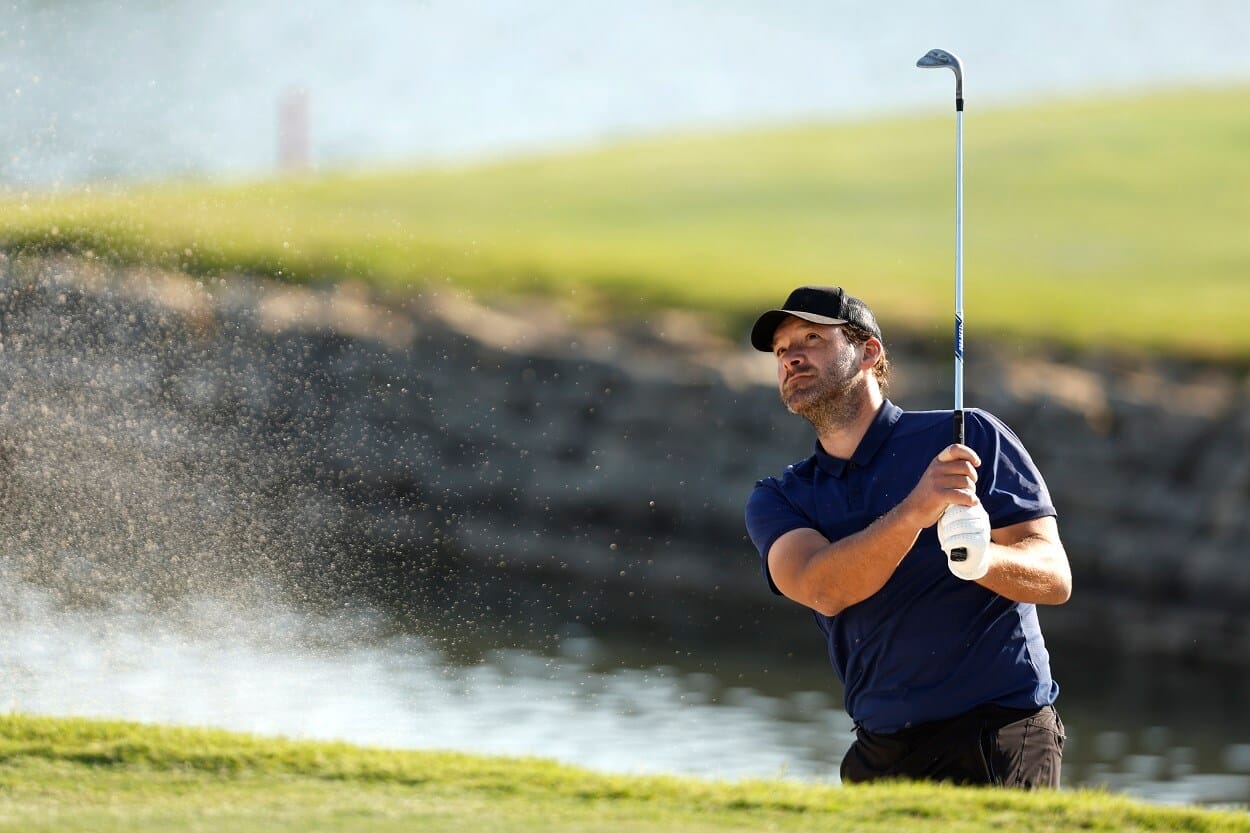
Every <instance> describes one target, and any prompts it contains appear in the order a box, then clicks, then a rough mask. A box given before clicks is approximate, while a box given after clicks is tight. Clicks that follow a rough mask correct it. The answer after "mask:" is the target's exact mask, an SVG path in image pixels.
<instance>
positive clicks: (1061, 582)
mask: <svg viewBox="0 0 1250 833" xmlns="http://www.w3.org/2000/svg"><path fill="white" fill-rule="evenodd" d="M1071 598H1072V574H1071V573H1070V572H1069V571H1067V570H1064V571H1062V572H1061V573H1059V574H1058V575H1056V576H1055V580H1054V581H1053V582H1052V583H1051V586H1050V588H1049V592H1048V593H1047V594H1046V598H1045V599H1044V600H1042V602H1041V603H1042V604H1047V605H1061V604H1066V603H1067V601H1068V599H1071Z"/></svg>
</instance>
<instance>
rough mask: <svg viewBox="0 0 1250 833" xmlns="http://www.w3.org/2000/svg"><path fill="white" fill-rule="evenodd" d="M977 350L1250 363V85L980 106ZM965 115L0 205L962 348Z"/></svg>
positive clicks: (91, 225)
mask: <svg viewBox="0 0 1250 833" xmlns="http://www.w3.org/2000/svg"><path fill="white" fill-rule="evenodd" d="M965 128H966V131H965V155H966V218H965V219H966V242H965V245H966V275H967V280H968V289H967V302H966V307H967V320H968V330H969V335H970V337H973V336H975V335H984V334H997V335H1007V336H1010V337H1012V338H1017V339H1024V340H1033V339H1041V340H1058V341H1061V342H1065V343H1069V344H1073V345H1078V346H1082V347H1102V346H1113V347H1128V348H1133V349H1145V350H1157V351H1164V352H1174V353H1181V354H1190V355H1198V356H1205V357H1212V358H1233V359H1237V360H1244V359H1245V358H1247V357H1250V327H1248V326H1246V316H1245V312H1244V311H1245V310H1246V309H1247V308H1250V234H1247V233H1246V225H1247V222H1248V221H1250V203H1248V202H1247V199H1246V196H1245V195H1246V194H1247V193H1250V153H1248V152H1247V148H1250V87H1238V88H1232V89H1222V90H1207V91H1181V92H1175V93H1171V94H1160V95H1156V96H1152V97H1144V98H1108V99H1101V100H1081V101H1067V102H1056V103H1049V104H1045V105H1041V106H1036V107H1030V108H1027V109H1019V110H999V111H989V112H987V111H981V110H977V109H973V110H971V111H969V112H968V114H967V116H966V125H965ZM953 154H954V120H953V114H946V113H943V114H940V115H932V116H926V117H923V118H895V119H888V120H880V121H873V122H868V123H856V124H837V125H808V126H796V127H791V128H780V129H769V130H759V131H753V132H745V133H738V134H733V135H686V136H671V137H664V138H656V139H652V140H645V141H634V142H629V143H625V144H620V145H615V146H611V147H606V148H602V149H596V150H589V151H584V152H578V153H572V154H562V155H552V156H541V157H533V158H525V159H518V160H512V161H507V162H500V163H495V164H488V165H480V166H472V167H466V168H462V169H445V170H381V171H364V172H335V173H329V174H325V175H320V176H316V177H309V178H295V179H277V180H273V181H266V182H253V183H232V184H222V183H174V184H164V185H156V186H143V187H139V186H135V187H131V188H126V189H124V190H122V191H116V190H112V189H108V188H105V189H96V190H95V191H93V192H91V193H83V192H74V193H63V194H55V195H46V194H28V195H23V194H10V195H8V196H7V197H6V198H4V199H0V246H4V247H7V248H8V249H10V250H11V251H12V250H20V249H27V248H35V249H46V248H48V247H54V248H56V247H60V248H69V249H72V250H77V251H90V252H92V253H93V254H94V255H98V256H101V257H107V258H112V259H120V260H122V261H146V262H155V263H161V264H164V265H166V266H171V267H178V268H186V269H189V270H191V271H193V272H197V273H210V274H215V273H220V272H233V271H244V272H250V273H259V274H267V275H281V276H283V277H286V278H292V279H308V278H312V277H317V278H328V279H337V278H341V277H344V276H355V277H361V278H364V279H366V280H369V281H371V282H373V283H374V284H376V285H377V286H379V287H380V288H382V289H385V290H388V291H395V292H399V293H408V292H413V291H417V290H420V289H422V288H428V287H430V286H431V285H433V286H436V287H442V286H446V285H448V284H450V285H452V286H454V287H458V288H463V289H466V290H469V291H471V292H474V293H478V294H488V293H492V292H498V291H503V292H509V293H511V292H537V293H542V294H546V295H549V296H553V297H555V298H557V299H559V301H560V302H561V303H562V304H566V305H568V306H569V307H570V308H571V309H573V310H575V311H581V312H588V313H591V314H602V313H603V311H604V310H611V311H612V313H613V314H617V315H638V314H645V312H646V311H647V310H649V309H651V308H653V307H656V306H661V305H681V306H696V307H700V308H705V309H707V310H709V311H711V312H712V313H714V314H715V315H717V316H719V317H720V318H721V320H723V321H724V322H725V325H726V328H727V329H728V330H731V331H734V332H737V331H738V330H739V329H740V328H741V327H742V326H743V324H744V323H745V322H746V321H747V320H748V319H749V318H750V317H751V316H752V314H753V313H754V312H755V311H757V310H758V309H759V308H761V307H762V306H771V305H773V304H775V303H776V302H778V301H779V300H780V299H781V298H782V297H784V294H785V292H786V291H788V290H789V289H790V288H791V287H793V286H794V285H797V284H799V283H803V282H823V283H841V284H843V285H845V286H847V287H849V288H850V289H851V290H852V291H853V292H855V293H857V294H861V295H863V296H865V297H866V298H867V299H869V300H870V301H871V302H872V303H873V305H874V306H875V307H876V308H877V309H878V312H879V315H880V318H881V319H882V320H883V323H884V326H885V327H886V332H887V338H888V337H889V334H890V333H891V332H899V331H902V330H904V329H906V330H910V331H913V332H920V333H932V334H934V337H938V338H946V337H947V336H946V332H947V330H948V329H949V320H950V317H951V313H950V309H951V298H952V274H953V258H954V254H953V252H954V246H953V220H954V211H953V208H954V205H953V203H954V171H953V168H954V166H953Z"/></svg>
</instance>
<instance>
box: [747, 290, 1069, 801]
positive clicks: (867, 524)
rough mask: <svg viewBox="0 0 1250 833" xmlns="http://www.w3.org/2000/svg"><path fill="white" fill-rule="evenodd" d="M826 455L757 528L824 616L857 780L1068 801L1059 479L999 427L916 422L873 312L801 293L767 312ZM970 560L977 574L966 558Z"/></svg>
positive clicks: (771, 344)
mask: <svg viewBox="0 0 1250 833" xmlns="http://www.w3.org/2000/svg"><path fill="white" fill-rule="evenodd" d="M751 344H752V345H753V346H754V347H755V348H756V349H758V350H763V351H767V352H771V353H773V355H774V356H775V357H776V359H777V382H778V387H779V389H780V392H781V399H782V402H784V403H785V405H786V407H787V408H788V409H789V410H790V411H791V412H792V413H795V414H798V415H799V416H802V417H804V418H805V419H807V420H808V421H809V422H810V423H811V424H812V427H813V428H815V429H816V438H817V443H816V449H815V453H814V454H813V455H812V456H811V457H809V458H807V459H806V460H803V461H802V462H799V463H796V464H794V465H792V466H790V467H788V468H787V469H786V470H785V472H784V473H783V474H782V475H781V476H780V477H769V478H765V479H764V480H761V481H759V482H758V483H756V485H755V489H754V491H753V492H752V494H751V497H750V499H749V500H748V502H747V508H746V523H747V529H748V531H749V532H750V535H751V540H752V541H753V542H754V543H755V545H756V547H757V548H758V549H759V552H760V557H761V559H762V562H763V569H764V576H765V578H766V579H767V581H768V583H769V587H770V588H771V589H772V591H773V592H774V593H778V594H782V595H785V596H787V597H788V598H790V599H793V600H794V601H796V602H799V603H800V604H803V605H806V606H807V607H809V608H811V609H812V611H813V613H814V615H815V619H816V624H817V625H818V626H819V627H820V629H821V631H822V632H823V633H824V636H825V640H826V642H827V645H828V651H829V657H830V660H831V661H832V663H833V666H834V669H835V670H836V671H837V673H838V676H839V677H840V678H841V679H842V682H843V684H844V686H845V690H846V695H845V705H846V710H847V712H848V713H849V714H850V715H851V717H852V719H854V721H855V727H856V739H855V742H854V743H853V744H852V746H851V748H850V750H849V751H848V752H847V754H846V757H845V758H844V759H843V761H842V779H843V781H845V782H858V781H870V780H875V779H880V778H913V779H929V780H941V781H953V782H957V783H964V784H1001V785H1006V786H1013V787H1026V788H1031V787H1057V786H1058V785H1059V772H1060V763H1061V758H1062V747H1063V724H1062V723H1061V722H1060V720H1059V717H1058V715H1057V714H1056V712H1055V710H1054V706H1053V703H1054V701H1055V698H1056V696H1057V694H1058V691H1059V688H1058V685H1056V683H1055V682H1054V680H1053V679H1052V678H1051V674H1050V661H1049V656H1048V655H1047V653H1046V646H1045V644H1044V642H1043V640H1042V633H1041V629H1040V628H1039V626H1038V621H1037V611H1036V609H1035V607H1034V605H1037V604H1063V603H1064V602H1066V601H1067V599H1068V596H1069V595H1070V593H1071V586H1072V578H1071V572H1070V569H1069V567H1068V559H1067V555H1066V553H1065V552H1064V549H1063V545H1062V543H1061V542H1060V540H1059V533H1058V527H1057V525H1056V521H1055V509H1054V506H1053V505H1052V504H1051V500H1050V495H1049V493H1048V492H1047V490H1046V485H1045V483H1044V482H1043V481H1042V477H1041V475H1040V474H1039V473H1038V471H1037V469H1036V468H1035V467H1034V465H1033V462H1032V460H1031V459H1030V458H1029V455H1028V452H1027V451H1025V449H1024V446H1023V445H1022V444H1021V443H1020V440H1019V439H1018V438H1017V437H1016V435H1015V434H1013V433H1012V432H1011V430H1010V429H1009V428H1007V426H1006V425H1004V424H1003V423H1002V422H1000V421H999V420H998V419H996V418H995V417H994V416H992V415H990V414H988V413H986V412H984V411H979V410H976V409H971V410H968V411H966V412H965V420H966V435H967V444H966V445H954V444H952V443H951V437H952V434H953V432H952V412H950V411H924V412H905V411H902V410H901V409H899V408H898V407H897V406H895V405H894V404H893V403H891V402H890V401H889V400H888V399H886V397H885V394H886V390H887V387H888V383H889V362H888V360H887V359H886V353H885V345H884V344H883V342H882V338H881V330H880V329H879V327H878V326H877V322H876V320H875V318H874V317H873V315H872V312H871V311H870V310H869V309H868V307H867V306H866V305H865V304H864V303H863V302H862V301H860V300H859V299H858V298H854V297H852V296H850V295H847V294H846V293H845V292H844V291H843V290H842V289H841V288H838V287H819V286H808V287H800V288H799V289H796V290H795V291H794V292H792V293H791V294H790V297H789V298H788V299H787V300H786V303H785V304H784V305H783V306H782V307H781V308H780V309H775V310H769V311H768V312H765V313H764V314H763V315H761V316H760V318H759V320H757V321H756V323H755V326H754V328H753V329H752V331H751ZM960 547H962V548H964V549H965V550H966V551H967V558H966V560H964V561H951V560H949V557H948V553H950V552H951V551H952V550H954V549H956V548H960Z"/></svg>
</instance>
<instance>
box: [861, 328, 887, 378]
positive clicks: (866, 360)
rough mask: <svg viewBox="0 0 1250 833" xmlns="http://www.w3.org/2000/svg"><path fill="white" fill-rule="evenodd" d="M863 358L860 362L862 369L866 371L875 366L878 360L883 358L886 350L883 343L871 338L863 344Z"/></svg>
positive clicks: (873, 337)
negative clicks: (882, 355) (882, 354)
mask: <svg viewBox="0 0 1250 833" xmlns="http://www.w3.org/2000/svg"><path fill="white" fill-rule="evenodd" d="M862 346H863V350H864V352H863V358H862V359H861V360H860V363H859V364H860V367H862V368H864V369H865V370H866V369H868V368H870V367H872V366H874V365H875V364H876V363H877V360H878V359H880V358H881V353H882V351H883V350H884V349H885V348H884V347H882V345H881V342H880V341H879V340H878V339H877V338H876V337H875V336H869V338H868V340H867V341H865V342H864V343H863V345H862Z"/></svg>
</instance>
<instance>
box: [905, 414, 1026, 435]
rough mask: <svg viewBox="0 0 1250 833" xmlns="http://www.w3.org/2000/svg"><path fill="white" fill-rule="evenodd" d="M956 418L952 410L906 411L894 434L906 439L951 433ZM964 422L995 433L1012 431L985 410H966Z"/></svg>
mask: <svg viewBox="0 0 1250 833" xmlns="http://www.w3.org/2000/svg"><path fill="white" fill-rule="evenodd" d="M954 417H955V412H954V411H952V410H936V411H907V410H904V411H902V413H901V414H900V415H899V419H898V423H897V424H896V425H895V427H894V434H895V436H900V437H905V436H910V435H914V434H923V433H927V432H929V431H935V430H938V429H942V430H946V431H949V430H950V427H951V422H952V420H953V419H954ZM964 421H965V423H967V422H979V423H981V424H983V425H985V426H986V427H988V428H992V429H993V430H995V431H1002V430H1010V428H1008V426H1007V424H1006V423H1005V422H1003V420H1002V419H1000V418H999V417H997V416H995V415H994V414H992V413H990V412H989V411H987V410H985V409H984V408H964Z"/></svg>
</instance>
